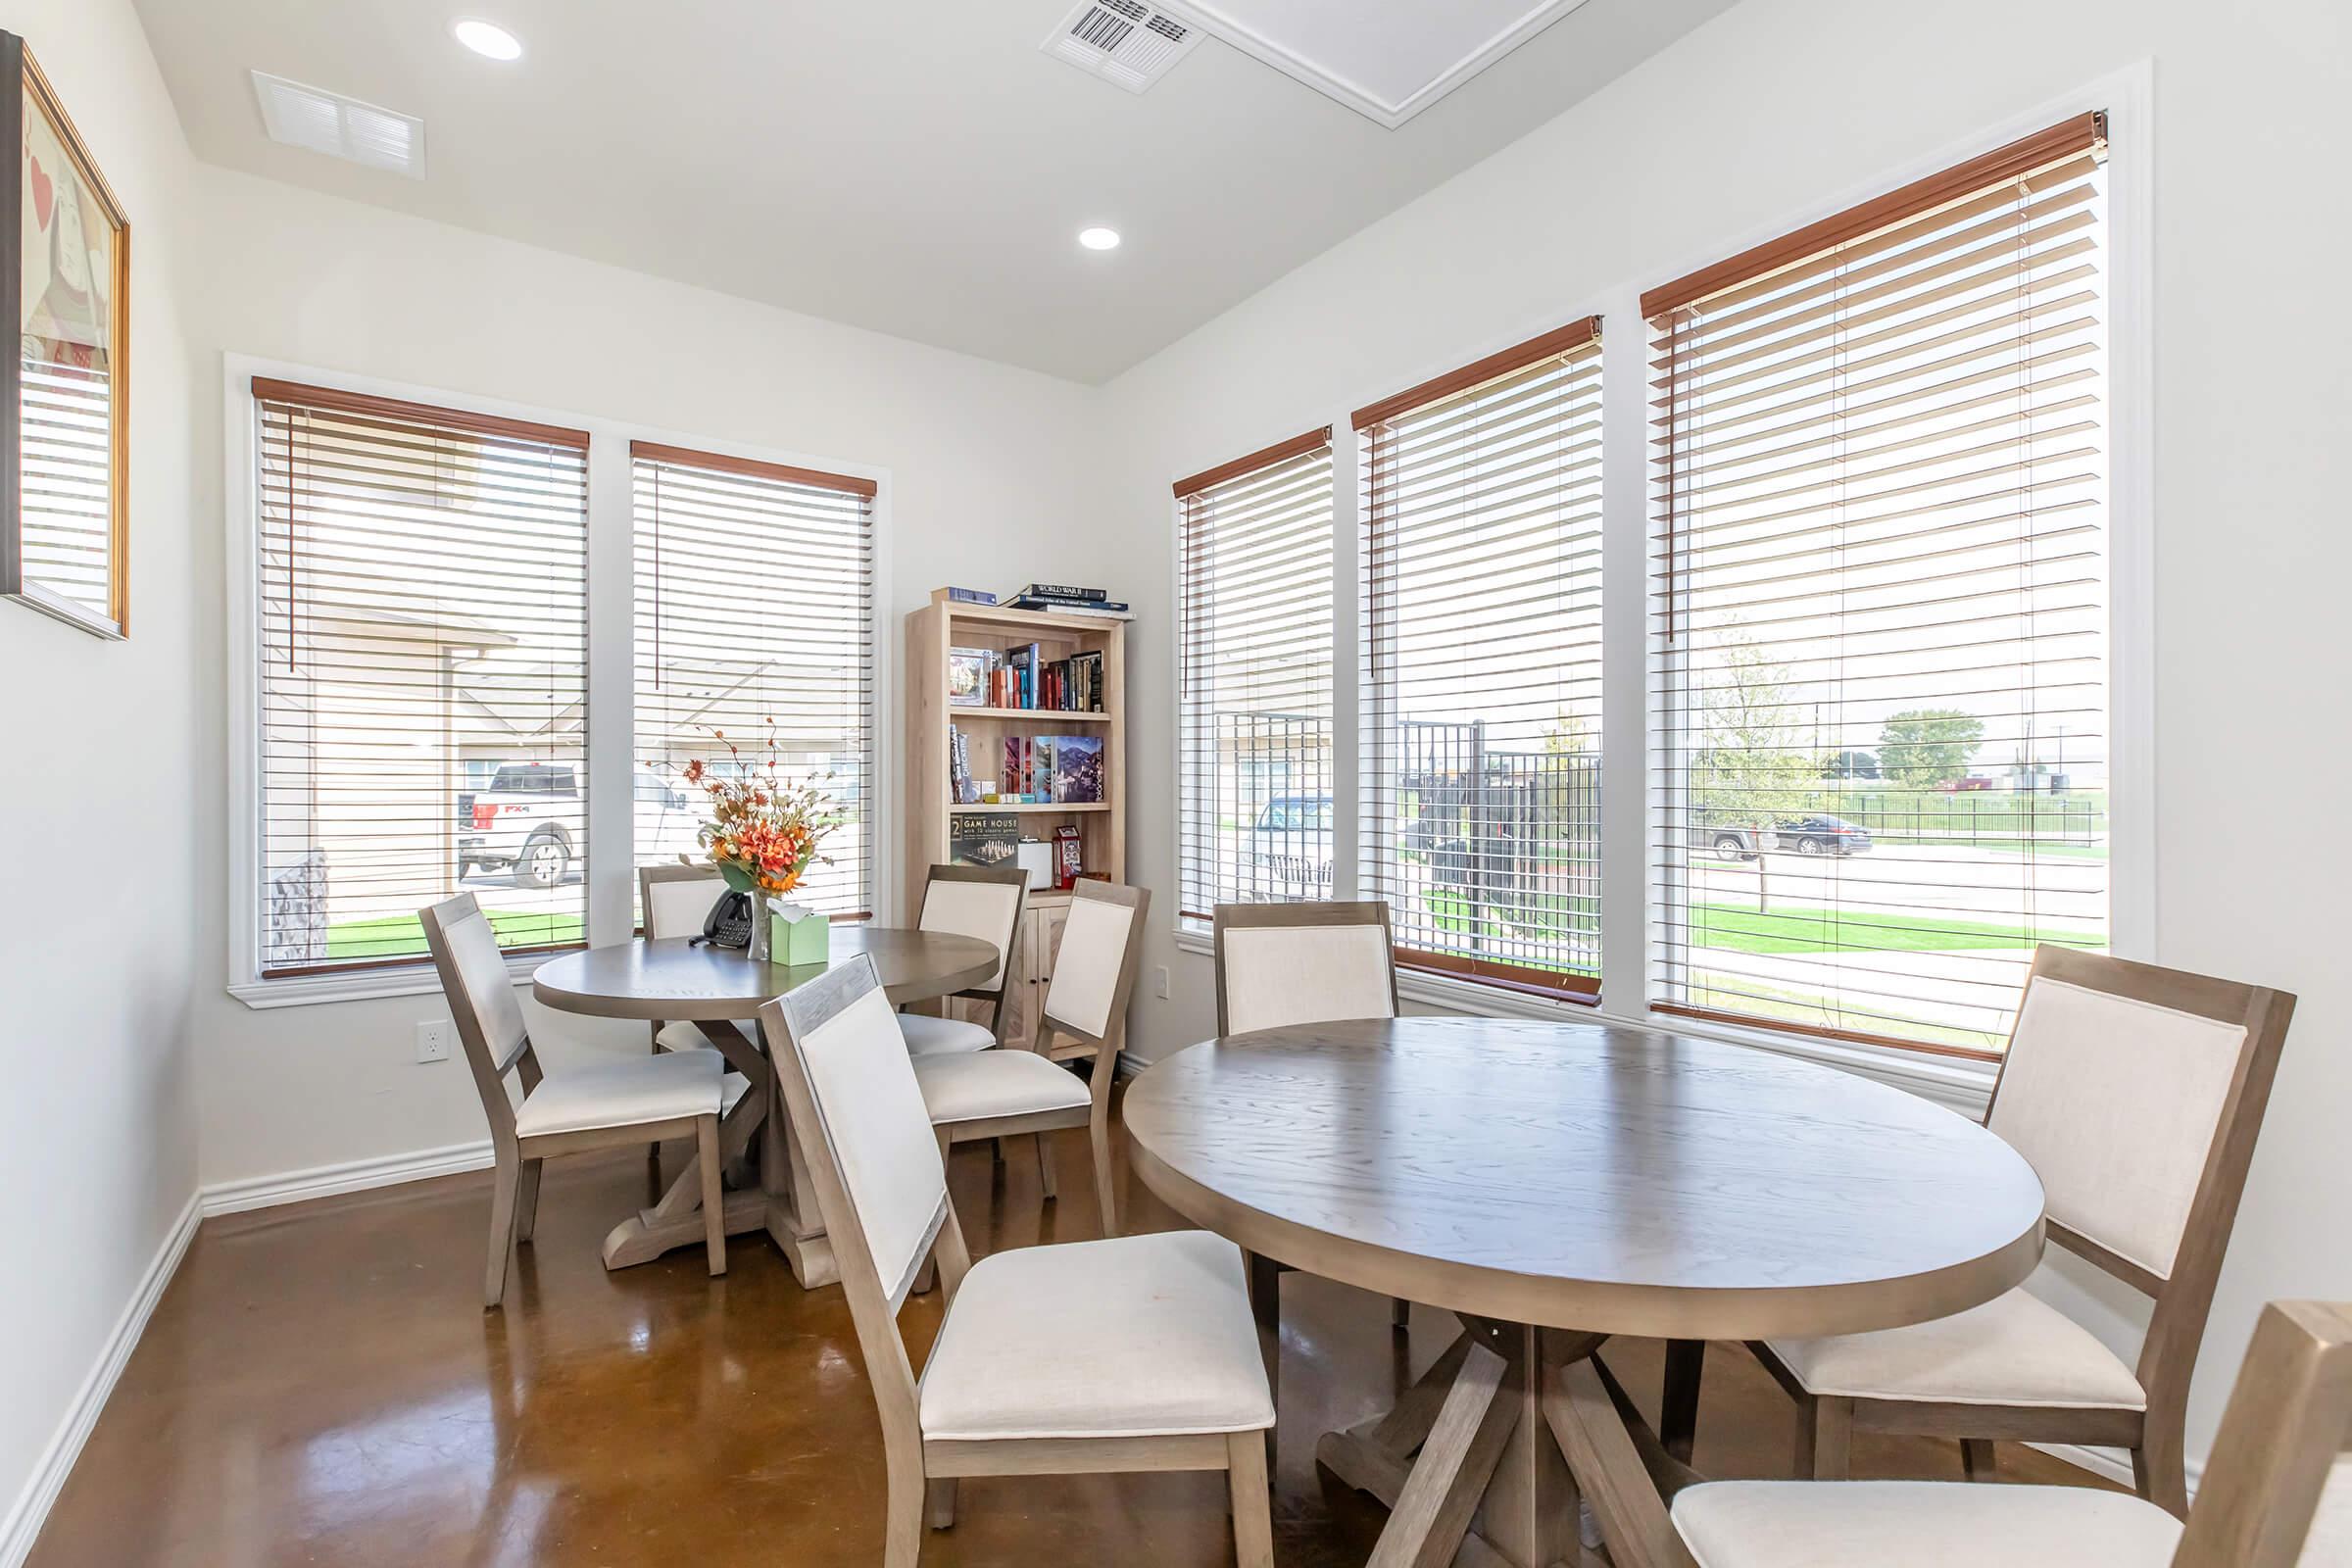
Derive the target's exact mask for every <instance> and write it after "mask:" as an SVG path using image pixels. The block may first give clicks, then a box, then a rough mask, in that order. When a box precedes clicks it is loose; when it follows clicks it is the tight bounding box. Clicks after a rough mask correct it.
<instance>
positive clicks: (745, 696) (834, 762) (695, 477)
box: [630, 441, 876, 916]
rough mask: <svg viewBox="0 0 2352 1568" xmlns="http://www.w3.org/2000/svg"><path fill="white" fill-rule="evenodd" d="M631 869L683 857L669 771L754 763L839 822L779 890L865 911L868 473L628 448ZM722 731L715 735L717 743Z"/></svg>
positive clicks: (683, 802)
mask: <svg viewBox="0 0 2352 1568" xmlns="http://www.w3.org/2000/svg"><path fill="white" fill-rule="evenodd" d="M630 450H631V454H632V457H633V460H634V467H635V472H636V487H635V489H636V493H635V518H636V522H635V535H636V567H637V569H636V578H637V585H636V587H637V591H636V599H637V610H636V615H637V620H636V661H637V701H636V708H637V741H636V765H635V789H634V800H635V809H636V819H635V829H634V832H635V842H636V855H637V863H638V864H640V865H652V864H660V863H664V862H674V861H675V860H676V859H677V858H678V856H679V855H680V854H682V853H683V854H694V853H696V845H695V830H696V828H697V827H698V826H700V825H701V823H702V822H703V820H704V819H705V817H706V815H707V812H706V809H705V805H706V803H705V801H704V799H703V796H702V795H701V793H700V792H699V791H697V790H695V789H693V788H692V787H691V786H689V785H687V784H686V783H685V781H684V780H683V779H682V778H681V777H680V776H679V774H680V770H681V769H682V768H683V767H684V766H685V764H686V763H687V762H688V761H690V760H695V759H701V760H704V761H705V762H707V763H708V764H709V765H710V766H711V767H712V768H713V769H715V770H717V771H718V772H721V773H724V772H727V771H728V770H730V769H731V768H733V767H735V766H737V765H739V764H738V763H737V761H736V760H735V758H734V757H733V755H732V754H731V753H730V752H729V750H728V748H729V747H730V746H736V747H740V748H741V750H742V760H743V761H744V762H746V763H750V762H757V761H758V760H760V758H762V757H764V756H765V755H766V751H767V747H768V744H769V740H770V737H771V736H772V737H773V740H774V743H775V747H776V750H777V751H778V752H779V753H780V754H781V759H782V767H783V769H784V771H785V772H786V773H787V774H788V775H790V776H793V777H799V776H802V775H817V776H819V777H821V778H822V779H823V781H824V789H825V792H826V793H827V794H828V795H830V796H831V797H832V799H833V800H834V802H835V803H836V804H837V806H838V807H839V808H840V809H841V811H842V812H843V815H844V818H845V819H844V821H843V823H842V825H841V827H840V828H838V829H837V830H836V831H835V832H834V833H832V834H831V835H830V836H829V837H828V838H827V839H826V841H825V847H824V854H825V856H826V857H827V858H829V860H830V862H831V863H830V864H824V863H819V864H817V865H814V866H812V867H810V869H809V877H808V880H807V881H805V882H804V883H803V884H802V885H801V887H800V888H799V889H797V890H796V891H795V892H794V894H793V897H794V898H795V899H797V900H801V901H804V902H806V903H808V904H809V906H810V907H813V908H817V909H821V910H823V911H825V912H826V913H829V914H839V915H859V916H863V915H866V914H868V913H870V912H871V911H872V909H873V907H874V905H873V887H874V863H873V834H872V832H871V831H870V816H871V813H872V810H873V784H874V778H873V755H874V635H875V629H874V536H873V502H874V496H875V491H876V487H875V485H874V482H873V481H872V480H870V479H857V478H851V477H848V476H846V475H842V474H832V473H820V472H817V471H815V470H813V469H808V468H792V467H785V466H779V465H776V464H767V463H754V462H750V461H747V460H744V459H739V458H726V457H717V456H712V455H710V454H706V453H698V452H684V451H680V450H678V449H676V448H674V447H662V446H654V445H651V444H649V443H646V442H642V441H641V442H636V443H633V444H632V446H631V449H630ZM722 736H723V738H721V737H722Z"/></svg>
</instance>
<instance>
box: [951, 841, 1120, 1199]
mask: <svg viewBox="0 0 2352 1568" xmlns="http://www.w3.org/2000/svg"><path fill="white" fill-rule="evenodd" d="M1151 904H1152V895H1151V893H1150V892H1149V891H1148V890H1146V889H1143V888H1131V887H1126V886H1123V885H1120V884H1117V883H1111V882H1092V881H1081V882H1079V883H1078V884H1077V885H1076V886H1075V887H1073V888H1072V889H1071V890H1070V908H1069V913H1068V915H1067V917H1066V918H1065V921H1064V923H1063V926H1062V936H1061V954H1060V956H1059V957H1058V958H1056V959H1055V960H1054V978H1053V980H1052V981H1051V982H1050V983H1049V984H1048V985H1047V987H1046V1001H1045V1005H1044V1007H1043V1008H1041V1009H1040V1011H1041V1016H1040V1017H1039V1019H1038V1024H1037V1033H1036V1035H1035V1036H1034V1037H1033V1038H1032V1040H1031V1042H1030V1048H1029V1050H1027V1051H981V1052H959V1053H956V1054H953V1055H935V1056H920V1057H917V1058H916V1059H915V1063H914V1079H915V1083H916V1084H917V1085H918V1086H920V1088H921V1089H922V1092H923V1105H924V1108H925V1109H927V1110H928V1111H929V1112H930V1113H931V1127H932V1131H933V1132H934V1133H935V1134H936V1135H937V1136H938V1139H939V1152H940V1153H941V1155H942V1156H943V1157H944V1156H945V1155H946V1154H947V1152H948V1151H949V1150H950V1149H951V1148H953V1147H954V1146H955V1145H956V1144H959V1143H966V1142H969V1141H972V1140H975V1139H981V1138H1009V1137H1013V1136H1016V1135H1018V1134H1021V1133H1028V1134H1030V1135H1031V1136H1032V1138H1033V1139H1034V1141H1035V1143H1036V1145H1037V1174H1038V1182H1039V1184H1040V1186H1042V1187H1043V1189H1044V1191H1045V1196H1046V1197H1047V1198H1049V1199H1050V1198H1052V1197H1054V1155H1053V1152H1052V1151H1051V1150H1049V1149H1048V1148H1047V1145H1046V1134H1047V1133H1049V1132H1051V1131H1053V1130H1054V1129H1056V1128H1062V1127H1084V1128H1086V1129H1087V1136H1088V1138H1089V1140H1090V1141H1091V1142H1092V1144H1093V1146H1094V1156H1095V1201H1096V1202H1097V1203H1099V1204H1100V1205H1101V1207H1102V1210H1103V1235H1105V1236H1116V1235H1117V1234H1118V1233H1119V1219H1118V1208H1117V1201H1116V1200H1115V1198H1114V1197H1113V1195H1112V1191H1111V1166H1110V1090H1111V1080H1112V1079H1113V1078H1114V1077H1116V1076H1117V1074H1118V1066H1119V1045H1120V1041H1121V1039H1122V1038H1123V1037H1124V1035H1125V1033H1126V1028H1127V999H1128V998H1129V997H1131V996H1132V995H1134V993H1135V971H1136V965H1137V963H1138V962H1139V961H1140V960H1141V959H1142V956H1143V951H1144V913H1145V911H1146V910H1147V909H1149V908H1150V907H1151ZM1081 1057H1087V1058H1091V1059H1092V1060H1093V1063H1094V1065H1093V1066H1092V1068H1090V1069H1089V1078H1088V1080H1087V1081H1084V1082H1081V1081H1080V1079H1079V1078H1078V1076H1077V1074H1075V1073H1073V1072H1071V1071H1070V1070H1069V1068H1068V1067H1066V1066H1063V1065H1062V1063H1064V1062H1070V1061H1076V1060H1078V1059H1080V1058H1081Z"/></svg>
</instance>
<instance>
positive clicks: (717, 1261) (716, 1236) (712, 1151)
mask: <svg viewBox="0 0 2352 1568" xmlns="http://www.w3.org/2000/svg"><path fill="white" fill-rule="evenodd" d="M694 1157H695V1158H696V1159H697V1160H698V1161H699V1162H700V1163H701V1165H702V1168H703V1250H704V1252H705V1253H706V1254H707V1256H708V1259H709V1261H710V1264H711V1273H712V1274H724V1273H725V1272H726V1271H727V1189H726V1184H725V1183H724V1182H722V1181H721V1180H720V1179H719V1172H718V1118H717V1117H716V1116H697V1117H695V1118H694Z"/></svg>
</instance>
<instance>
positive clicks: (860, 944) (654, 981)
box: [531, 924, 997, 1290]
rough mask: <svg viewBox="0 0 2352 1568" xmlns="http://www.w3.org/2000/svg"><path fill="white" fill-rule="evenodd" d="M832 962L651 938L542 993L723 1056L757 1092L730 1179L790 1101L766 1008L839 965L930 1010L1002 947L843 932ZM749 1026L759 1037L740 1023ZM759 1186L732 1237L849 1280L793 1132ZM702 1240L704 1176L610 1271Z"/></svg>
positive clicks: (657, 1215) (553, 1003) (732, 1138)
mask: <svg viewBox="0 0 2352 1568" xmlns="http://www.w3.org/2000/svg"><path fill="white" fill-rule="evenodd" d="M829 935H830V939H831V951H830V953H829V954H828V956H827V957H826V960H825V961H824V962H823V963H803V964H784V963H755V962H753V961H752V960H751V958H750V957H749V956H746V954H745V953H744V952H743V950H741V949H739V948H720V947H713V946H711V945H710V944H708V943H703V942H698V941H695V940H694V939H692V938H687V937H665V938H662V939H661V940H659V941H655V940H650V939H646V938H639V939H637V940H635V941H632V942H624V943H615V944H613V945H612V946H610V947H602V948H584V949H581V950H578V951H576V952H572V953H565V954H563V955H560V956H557V957H553V958H550V959H548V960H547V962H545V963H543V964H541V965H540V966H539V967H538V969H537V970H536V971H534V972H533V974H532V976H531V995H532V996H533V997H535V998H536V999H537V1000H538V1001H539V1002H540V1003H541V1004H543V1005H546V1006H549V1007H553V1008H555V1009H557V1010H558V1011H560V1012H571V1013H579V1014H583V1015H585V1016H588V1017H594V1018H638V1019H644V1020H646V1021H647V1022H649V1023H652V1024H655V1025H660V1024H662V1023H674V1022H688V1023H692V1024H693V1025H695V1027H697V1028H698V1029H700V1030H702V1032H703V1034H704V1035H705V1037H707V1038H708V1039H709V1040H710V1042H711V1044H712V1045H713V1046H715V1047H717V1048H718V1050H719V1053H720V1054H722V1055H723V1056H725V1057H726V1060H727V1064H728V1065H729V1066H730V1067H732V1068H734V1069H735V1071H737V1072H739V1073H741V1074H742V1075H743V1076H744V1078H745V1079H746V1080H747V1081H748V1083H747V1087H746V1088H745V1089H744V1092H743V1094H742V1095H741V1096H740V1097H739V1098H738V1099H737V1100H736V1102H735V1103H734V1105H733V1106H732V1107H731V1108H730V1109H729V1110H728V1111H727V1113H726V1115H725V1116H724V1117H723V1118H722V1119H721V1120H720V1123H719V1152H720V1155H721V1157H722V1158H724V1159H725V1160H726V1162H727V1164H728V1165H729V1167H730V1168H732V1167H734V1166H735V1165H737V1164H738V1163H740V1162H741V1160H742V1159H743V1158H744V1156H745V1154H746V1153H747V1152H750V1151H751V1149H752V1147H753V1140H754V1138H755V1136H756V1135H757V1134H758V1133H759V1132H760V1128H761V1127H763V1126H764V1125H766V1123H767V1122H768V1120H769V1118H770V1115H771V1113H772V1107H774V1106H775V1105H777V1104H779V1103H781V1101H780V1100H779V1098H778V1095H777V1090H776V1079H775V1068H774V1065H773V1063H771V1062H770V1061H769V1060H768V1057H767V1054H766V1051H765V1038H764V1036H763V1035H762V1034H761V1032H760V1028H759V1027H758V1023H757V1020H758V1018H759V1015H760V1007H761V1006H763V1005H766V1004H767V1003H769V1002H772V1001H774V1000H775V999H776V998H778V997H781V996H784V995H787V994H788V993H790V992H792V991H794V990H796V989H798V988H799V987H801V986H804V985H807V984H808V983H809V981H811V980H815V979H817V978H819V977H820V976H822V975H824V974H825V973H826V972H827V971H829V970H831V969H833V968H836V967H838V966H839V965H841V964H845V963H850V962H854V961H856V960H857V959H858V958H860V957H864V958H870V959H872V960H873V965H874V970H875V973H876V975H877V976H878V977H879V978H880V980H881V982H882V989H883V992H884V994H885V995H887V996H888V997H889V998H890V1000H891V1002H892V1003H893V1004H897V1005H904V1004H906V1003H909V1002H925V1001H929V1000H931V999H932V998H935V997H944V996H948V995H950V994H952V993H954V992H957V991H961V990H963V989H965V988H966V987H969V986H974V985H978V984H980V983H982V982H983V981H985V980H987V979H988V977H989V976H990V975H991V974H993V973H994V972H995V971H996V967H997V950H996V949H995V948H994V947H992V946H991V945H989V944H988V943H986V942H983V941H981V940H979V939H978V938H976V937H965V936H956V935H953V934H951V933H946V932H937V931H910V930H906V929H903V928H898V927H892V926H872V925H851V924H841V925H836V926H834V927H833V928H832V929H831V931H830V933H829ZM747 1023H748V1024H751V1025H752V1028H751V1029H750V1030H749V1031H748V1032H747V1031H745V1030H744V1029H741V1028H738V1027H737V1025H739V1024H747ZM759 1159H760V1163H759V1181H758V1183H757V1185H754V1186H748V1187H744V1188H741V1189H733V1190H730V1191H729V1192H728V1194H727V1198H726V1204H727V1221H726V1227H727V1234H729V1235H730V1236H732V1235H737V1234H740V1233H743V1232H747V1231H757V1230H764V1231H766V1232H767V1234H768V1236H769V1237H770V1238H771V1239H773V1240H774V1242H775V1244H776V1245H777V1246H778V1247H779V1248H781V1249H782V1250H783V1251H784V1255H785V1257H786V1258H787V1259H789V1260H790V1261H791V1264H792V1271H793V1275H794V1277H795V1278H797V1279H798V1280H799V1281H800V1282H801V1284H802V1285H803V1286H804V1287H806V1288H808V1289H810V1290H813V1289H815V1288H816V1287H817V1286H819V1285H829V1284H831V1283H833V1281H835V1280H836V1279H838V1278H840V1273H839V1270H838V1269H837V1268H836V1267H835V1265H834V1261H833V1248H832V1245H831V1244H830V1243H829V1242H827V1241H826V1239H825V1232H824V1226H823V1224H822V1222H821V1221H820V1220H819V1219H818V1217H817V1211H816V1199H815V1194H814V1192H813V1190H812V1189H811V1188H810V1186H809V1171H808V1165H807V1163H806V1162H805V1161H804V1160H803V1159H802V1158H801V1154H800V1151H799V1150H798V1148H796V1147H794V1145H793V1141H792V1139H791V1137H790V1134H789V1129H788V1128H786V1129H783V1132H782V1135H781V1136H770V1137H764V1138H760V1139H759ZM702 1240H703V1218H702V1188H701V1182H700V1180H699V1179H698V1178H697V1177H696V1175H695V1173H694V1171H693V1170H692V1169H689V1170H687V1171H686V1172H684V1173H683V1174H681V1175H680V1176H679V1177H678V1178H677V1180H675V1181H674V1182H672V1183H671V1184H670V1185H669V1187H668V1188H667V1190H665V1191H664V1192H663V1193H662V1197H661V1198H660V1199H659V1200H658V1201H656V1202H655V1203H654V1205H653V1206H652V1207H651V1208H645V1209H640V1210H639V1211H638V1212H636V1213H635V1214H632V1215H630V1216H629V1217H628V1218H627V1219H625V1220H622V1221H621V1222H620V1223H619V1224H618V1225H616V1226H614V1227H613V1231H612V1233H611V1234H610V1235H608V1236H607V1237H606V1238H605V1246H604V1257H605V1267H607V1268H609V1269H617V1268H626V1267H628V1266H629V1265H631V1264H634V1263H644V1262H648V1261H650V1260H652V1259H654V1258H657V1257H660V1256H661V1255H662V1253H664V1252H666V1251H669V1250H671V1249H673V1248H679V1247H699V1246H701V1245H702Z"/></svg>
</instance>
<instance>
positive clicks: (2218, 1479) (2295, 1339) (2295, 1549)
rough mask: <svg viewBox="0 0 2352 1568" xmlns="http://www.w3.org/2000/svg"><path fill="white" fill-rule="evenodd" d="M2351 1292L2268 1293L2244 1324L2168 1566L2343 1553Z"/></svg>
mask: <svg viewBox="0 0 2352 1568" xmlns="http://www.w3.org/2000/svg"><path fill="white" fill-rule="evenodd" d="M2347 1447H2352V1304H2347V1303H2345V1302H2340V1301H2273V1302H2272V1303H2271V1304H2270V1305H2268V1306H2266V1307H2264V1308H2263V1309H2262V1316H2261V1318H2260V1319H2259V1320H2257V1321H2256V1323H2255V1325H2254V1341H2253V1344H2252V1345H2251V1346H2249V1347H2248V1348H2247V1350H2246V1359H2245V1362H2244V1364H2243V1365H2242V1366H2241V1367H2240V1368H2239V1369H2238V1374H2237V1386H2236V1387H2235V1388H2233V1389H2232V1390H2230V1392H2229V1408H2227V1409H2226V1410H2224V1411H2223V1412H2222V1425H2221V1430H2220V1431H2219V1432H2218V1433H2216V1434H2215V1436H2214V1442H2213V1458H2212V1460H2211V1461H2210V1462H2209V1463H2208V1464H2207V1465H2206V1467H2205V1481H2204V1485H2203V1486H2201V1487H2199V1488H2198V1489H2197V1500H2196V1503H2195V1505H2194V1506H2192V1507H2191V1508H2190V1509H2189V1510H2188V1526H2187V1528H2186V1529H2185V1530H2183V1531H2182V1532H2181V1535H2180V1548H2179V1549H2178V1550H2177V1551H2176V1552H2175V1553H2174V1554H2173V1564H2174V1568H2340V1565H2341V1564H2343V1563H2346V1562H2352V1456H2347V1454H2346V1451H2345V1450H2346V1448H2347Z"/></svg>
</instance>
